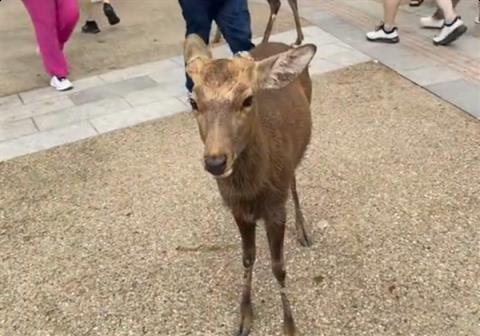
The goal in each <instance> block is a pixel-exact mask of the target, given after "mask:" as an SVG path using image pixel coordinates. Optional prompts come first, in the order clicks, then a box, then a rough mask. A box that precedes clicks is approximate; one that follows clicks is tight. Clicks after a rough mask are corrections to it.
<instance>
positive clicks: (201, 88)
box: [184, 34, 316, 177]
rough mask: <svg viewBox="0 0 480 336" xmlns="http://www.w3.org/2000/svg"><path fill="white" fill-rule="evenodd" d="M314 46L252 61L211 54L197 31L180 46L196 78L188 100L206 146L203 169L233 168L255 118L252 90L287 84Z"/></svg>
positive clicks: (221, 173) (223, 173)
mask: <svg viewBox="0 0 480 336" xmlns="http://www.w3.org/2000/svg"><path fill="white" fill-rule="evenodd" d="M315 51H316V47H315V46H314V45H311V44H310V45H304V46H301V47H298V48H294V49H290V50H288V51H286V52H283V53H280V54H277V55H274V56H271V57H269V58H266V59H264V60H261V61H255V60H254V59H253V58H252V57H250V56H249V54H248V53H247V54H240V55H237V56H235V57H233V58H231V59H217V60H214V59H212V56H211V54H210V52H209V50H208V48H207V46H206V45H205V43H204V42H203V40H202V39H201V38H200V37H199V36H198V35H195V34H192V35H188V36H187V38H186V40H185V45H184V56H185V61H186V70H187V73H188V74H189V76H190V77H191V78H192V80H193V83H194V88H193V94H192V99H191V101H190V103H191V105H192V110H193V113H194V116H195V118H196V120H197V123H198V127H199V131H200V137H201V139H202V141H203V143H204V145H205V151H204V163H205V169H206V170H207V171H209V172H210V173H211V174H212V175H214V176H215V177H227V176H229V175H230V174H231V173H232V172H233V166H234V163H235V159H236V158H237V157H238V156H239V155H240V153H241V152H242V151H243V149H244V148H245V147H246V146H247V144H248V142H249V140H251V137H252V132H253V130H254V129H255V123H256V122H257V110H256V103H257V102H256V93H257V92H258V90H261V89H278V88H281V87H284V86H286V85H288V84H289V83H290V82H292V81H293V80H294V79H295V78H297V76H298V75H299V74H300V73H301V72H302V71H303V70H304V69H305V67H306V66H307V65H308V63H309V62H310V60H311V59H312V57H313V55H314V54H315Z"/></svg>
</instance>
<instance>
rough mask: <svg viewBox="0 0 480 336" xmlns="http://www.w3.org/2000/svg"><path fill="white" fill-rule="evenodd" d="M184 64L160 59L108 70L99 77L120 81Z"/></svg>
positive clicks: (109, 80) (112, 81)
mask: <svg viewBox="0 0 480 336" xmlns="http://www.w3.org/2000/svg"><path fill="white" fill-rule="evenodd" d="M182 64H183V62H182V63H181V64H179V63H176V62H174V61H173V60H172V59H171V58H170V59H166V60H162V61H158V62H151V63H145V64H141V65H136V66H133V67H129V68H125V69H120V70H114V71H111V72H108V73H106V74H103V75H100V76H99V77H100V78H102V79H103V80H104V81H106V82H109V83H114V82H119V81H123V80H126V79H130V78H135V77H140V76H146V75H148V74H150V73H152V72H159V71H168V70H170V69H173V68H176V67H180V66H181V65H182Z"/></svg>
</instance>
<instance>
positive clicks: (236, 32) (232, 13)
mask: <svg viewBox="0 0 480 336" xmlns="http://www.w3.org/2000/svg"><path fill="white" fill-rule="evenodd" d="M217 3H219V4H220V5H221V6H220V7H219V8H218V9H217V10H216V11H215V22H217V25H218V27H219V28H220V30H221V32H222V35H223V37H224V38H225V41H227V43H228V45H229V47H230V50H232V52H233V53H237V52H239V51H249V50H250V49H252V48H253V47H254V46H255V45H254V44H253V43H252V30H251V23H250V13H249V11H248V4H247V0H224V1H217Z"/></svg>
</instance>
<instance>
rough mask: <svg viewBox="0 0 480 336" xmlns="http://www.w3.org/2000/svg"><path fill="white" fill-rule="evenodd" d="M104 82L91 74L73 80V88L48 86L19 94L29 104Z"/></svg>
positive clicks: (66, 94)
mask: <svg viewBox="0 0 480 336" xmlns="http://www.w3.org/2000/svg"><path fill="white" fill-rule="evenodd" d="M104 84H105V82H104V81H103V80H102V79H100V77H98V76H93V77H87V78H83V79H79V80H73V85H74V88H73V89H72V90H69V91H63V92H58V91H56V90H55V89H53V88H52V87H50V86H49V87H44V88H41V89H37V90H32V91H27V92H21V93H20V94H19V95H20V97H21V98H22V100H23V102H24V104H30V103H33V102H37V101H41V100H45V99H53V98H57V97H61V96H69V95H71V94H75V93H76V92H79V91H82V90H86V89H89V88H93V87H97V86H101V85H104Z"/></svg>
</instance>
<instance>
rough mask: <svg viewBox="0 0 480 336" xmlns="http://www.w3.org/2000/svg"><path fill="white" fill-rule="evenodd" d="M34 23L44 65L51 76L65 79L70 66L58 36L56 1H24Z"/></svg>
mask: <svg viewBox="0 0 480 336" xmlns="http://www.w3.org/2000/svg"><path fill="white" fill-rule="evenodd" d="M23 3H24V5H25V7H26V8H27V11H28V13H29V14H30V17H31V19H32V22H33V26H34V28H35V35H36V38H37V43H38V46H39V49H40V54H41V56H42V61H43V65H44V67H45V70H46V71H47V73H48V74H49V75H51V76H57V77H60V78H61V77H65V76H67V74H68V65H67V61H66V59H65V56H64V54H63V50H62V45H61V42H60V39H59V36H58V29H57V14H56V0H43V1H38V0H23Z"/></svg>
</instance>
